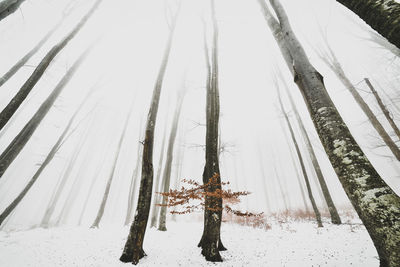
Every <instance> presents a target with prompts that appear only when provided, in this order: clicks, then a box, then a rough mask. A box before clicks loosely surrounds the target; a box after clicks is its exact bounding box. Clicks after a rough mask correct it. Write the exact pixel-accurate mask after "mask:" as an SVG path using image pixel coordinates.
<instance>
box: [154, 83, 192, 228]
mask: <svg viewBox="0 0 400 267" xmlns="http://www.w3.org/2000/svg"><path fill="white" fill-rule="evenodd" d="M185 86H186V85H185V79H184V81H183V85H182V89H181V90H180V92H178V96H177V103H176V108H175V113H174V118H173V121H172V126H171V127H172V128H171V133H170V135H169V140H168V148H167V159H166V162H165V167H164V173H163V178H162V185H161V188H160V189H162V191H161V192H164V193H166V192H168V191H169V187H170V181H171V170H172V161H173V157H174V146H175V140H176V135H177V131H178V125H179V117H180V115H181V110H182V104H183V99H184V97H185V89H186V88H185ZM166 204H167V198H166V197H163V198H162V205H163V206H161V209H160V218H159V224H158V230H160V231H167V227H166V220H167V205H166Z"/></svg>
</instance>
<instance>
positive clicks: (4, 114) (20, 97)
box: [0, 0, 103, 131]
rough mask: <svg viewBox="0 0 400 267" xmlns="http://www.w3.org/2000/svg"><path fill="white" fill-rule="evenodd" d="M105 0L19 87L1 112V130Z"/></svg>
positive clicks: (98, 0)
mask: <svg viewBox="0 0 400 267" xmlns="http://www.w3.org/2000/svg"><path fill="white" fill-rule="evenodd" d="M102 1H103V0H97V1H96V2H95V4H94V5H93V6H92V8H91V9H90V10H89V12H88V13H87V14H86V15H85V16H84V17H83V18H82V19H81V21H80V22H79V23H78V24H77V25H76V26H75V28H74V29H73V30H72V31H71V32H70V33H69V34H68V35H67V36H65V37H64V38H63V39H62V40H61V41H60V42H59V43H57V44H56V45H55V46H53V48H52V49H51V50H50V51H49V52H48V53H47V54H46V55H45V56H44V58H43V59H42V61H41V62H40V63H39V65H38V66H37V67H36V69H35V70H34V72H33V73H32V74H31V76H30V77H29V78H28V80H26V82H25V83H24V84H23V85H22V87H21V88H20V89H19V91H18V93H17V94H16V95H15V96H14V97H13V99H11V101H10V102H9V103H8V105H7V106H6V107H5V108H4V109H3V110H2V111H1V113H0V131H1V130H2V129H3V127H4V126H5V125H6V124H7V122H8V121H9V120H10V118H11V117H12V116H13V115H14V113H15V112H16V111H17V109H18V108H19V106H20V105H21V104H22V102H23V101H24V100H25V99H26V97H27V96H28V94H29V93H30V92H31V90H32V89H33V87H34V86H35V85H36V83H37V82H38V81H39V80H40V78H41V77H42V75H43V74H44V72H45V71H46V69H47V67H48V66H49V65H50V63H51V62H52V61H53V59H54V58H55V57H56V56H57V54H58V53H59V52H60V51H61V50H62V49H63V48H64V47H65V46H66V45H67V44H68V42H69V41H70V40H71V39H72V38H74V36H75V35H76V34H77V33H78V32H79V31H80V29H81V28H82V27H83V26H84V25H85V23H86V22H87V20H88V19H89V18H90V16H91V15H92V14H93V13H94V11H95V10H96V9H97V7H98V6H99V5H100V3H101V2H102Z"/></svg>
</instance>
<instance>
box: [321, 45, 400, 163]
mask: <svg viewBox="0 0 400 267" xmlns="http://www.w3.org/2000/svg"><path fill="white" fill-rule="evenodd" d="M326 46H327V47H328V50H329V55H330V57H329V56H322V55H320V57H321V59H322V60H323V61H324V62H325V63H326V64H327V65H328V67H329V68H330V69H331V70H332V71H333V72H334V73H335V75H336V76H337V77H338V79H339V80H340V81H341V82H342V83H343V85H344V86H345V87H346V89H347V90H349V92H350V93H351V95H352V96H353V98H354V100H355V101H356V102H357V104H358V105H359V106H360V108H361V109H362V111H363V112H364V114H365V115H366V116H367V118H368V120H369V121H370V122H371V124H372V126H373V127H374V128H375V130H376V131H377V132H378V134H379V136H380V137H381V138H382V140H383V141H384V142H385V144H386V145H387V146H388V147H389V149H390V151H392V153H393V155H394V156H395V157H396V159H397V160H399V161H400V149H399V147H398V146H397V145H396V143H395V142H394V141H393V140H392V138H391V137H390V135H389V134H388V133H387V131H386V130H385V128H384V127H383V125H382V124H381V123H380V122H379V120H378V118H377V117H376V116H375V114H374V113H373V112H372V110H371V109H370V107H369V106H368V104H367V103H366V102H365V101H364V99H363V98H362V96H361V95H360V93H359V92H358V91H357V89H356V88H355V87H354V85H353V84H352V83H351V82H350V80H349V78H348V77H347V76H346V74H345V73H344V70H343V68H342V66H341V65H340V63H339V60H338V59H337V58H336V55H335V54H334V52H333V50H332V49H331V48H330V46H329V44H328V43H327V42H326Z"/></svg>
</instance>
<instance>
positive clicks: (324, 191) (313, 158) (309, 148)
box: [280, 73, 342, 224]
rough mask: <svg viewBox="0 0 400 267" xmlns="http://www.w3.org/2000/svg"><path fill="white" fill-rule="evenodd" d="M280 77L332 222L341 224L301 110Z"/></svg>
mask: <svg viewBox="0 0 400 267" xmlns="http://www.w3.org/2000/svg"><path fill="white" fill-rule="evenodd" d="M280 78H281V80H282V83H283V86H284V88H285V91H286V94H287V96H288V98H289V101H290V104H291V106H292V110H293V112H294V115H295V117H296V120H297V124H298V125H299V128H300V132H301V135H302V136H303V140H304V143H305V144H306V147H307V151H308V155H309V156H310V159H311V163H312V166H313V168H314V171H315V174H316V175H317V179H318V182H319V185H320V187H321V190H322V195H323V197H324V199H325V202H326V205H327V206H328V210H329V214H330V216H331V222H332V223H333V224H341V223H342V222H341V220H340V216H339V213H338V212H337V209H336V206H335V204H334V203H333V200H332V197H331V193H330V192H329V189H328V186H327V184H326V182H325V178H324V175H323V174H322V171H321V167H320V165H319V162H318V159H317V156H316V155H315V152H314V149H313V147H312V144H311V140H310V137H309V136H308V133H307V131H306V128H305V127H304V123H303V121H302V120H301V118H300V114H299V112H298V111H297V107H296V104H295V103H294V101H293V98H292V95H291V94H290V92H289V88H288V86H287V84H286V82H285V80H284V79H283V77H282V75H281V73H280Z"/></svg>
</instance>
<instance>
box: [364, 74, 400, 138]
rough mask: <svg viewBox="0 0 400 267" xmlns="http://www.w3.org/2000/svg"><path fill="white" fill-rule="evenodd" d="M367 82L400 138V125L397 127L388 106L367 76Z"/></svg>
mask: <svg viewBox="0 0 400 267" xmlns="http://www.w3.org/2000/svg"><path fill="white" fill-rule="evenodd" d="M365 83H366V84H367V85H368V87H369V89H370V90H371V92H372V94H373V95H374V97H375V99H376V102H378V105H379V107H380V108H381V110H382V112H383V114H384V115H385V118H386V119H387V120H388V121H389V123H390V126H392V128H393V130H394V132H395V134H396V136H397V138H399V139H400V129H399V127H397V125H396V123H395V122H394V120H393V118H392V116H391V115H390V112H389V110H388V109H387V108H386V106H385V104H384V103H383V101H382V99H381V97H380V96H379V94H378V92H377V91H376V90H375V88H374V86H372V84H371V82H370V81H369V79H368V78H365Z"/></svg>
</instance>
